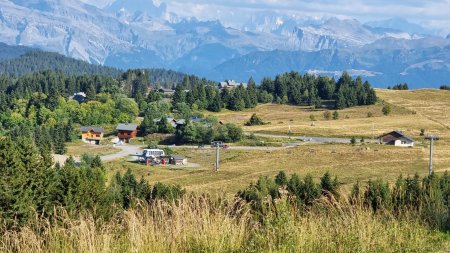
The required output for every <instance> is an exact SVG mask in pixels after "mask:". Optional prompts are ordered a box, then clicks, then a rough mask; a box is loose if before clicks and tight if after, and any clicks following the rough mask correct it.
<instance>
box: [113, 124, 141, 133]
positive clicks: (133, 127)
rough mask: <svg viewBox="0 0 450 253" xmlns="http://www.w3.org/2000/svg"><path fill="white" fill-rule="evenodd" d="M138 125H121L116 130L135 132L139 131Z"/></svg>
mask: <svg viewBox="0 0 450 253" xmlns="http://www.w3.org/2000/svg"><path fill="white" fill-rule="evenodd" d="M137 127H138V126H137V125H136V124H128V123H119V124H118V125H117V127H116V130H119V131H135V130H136V129H137Z"/></svg>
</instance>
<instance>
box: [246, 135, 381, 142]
mask: <svg viewBox="0 0 450 253" xmlns="http://www.w3.org/2000/svg"><path fill="white" fill-rule="evenodd" d="M246 134H248V135H250V134H251V133H246ZM253 135H255V136H259V137H267V138H281V139H289V138H290V139H292V140H300V141H303V142H305V143H307V142H309V143H350V140H351V139H350V138H332V137H317V136H292V137H290V136H289V135H277V134H261V133H253ZM366 142H377V141H376V140H370V139H367V140H366Z"/></svg>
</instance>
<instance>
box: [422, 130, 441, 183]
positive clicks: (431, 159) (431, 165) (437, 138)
mask: <svg viewBox="0 0 450 253" xmlns="http://www.w3.org/2000/svg"><path fill="white" fill-rule="evenodd" d="M425 139H427V140H430V165H429V168H428V169H429V172H430V176H431V175H432V174H433V143H434V141H437V140H439V137H438V136H435V135H429V136H427V137H425Z"/></svg>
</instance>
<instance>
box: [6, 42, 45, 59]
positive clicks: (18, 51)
mask: <svg viewBox="0 0 450 253" xmlns="http://www.w3.org/2000/svg"><path fill="white" fill-rule="evenodd" d="M36 50H37V49H33V48H31V47H24V46H10V45H7V44H5V43H2V42H0V61H4V60H8V59H13V58H16V57H19V56H21V55H23V54H25V53H27V52H30V51H36Z"/></svg>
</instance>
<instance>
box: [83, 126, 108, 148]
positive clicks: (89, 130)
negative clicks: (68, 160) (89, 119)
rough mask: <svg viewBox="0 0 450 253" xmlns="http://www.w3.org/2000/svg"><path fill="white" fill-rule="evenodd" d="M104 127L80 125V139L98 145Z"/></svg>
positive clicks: (101, 138)
mask: <svg viewBox="0 0 450 253" xmlns="http://www.w3.org/2000/svg"><path fill="white" fill-rule="evenodd" d="M103 132H104V129H103V128H101V127H81V140H83V141H84V142H86V143H90V144H96V145H99V144H100V142H101V141H102V140H103Z"/></svg>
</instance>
